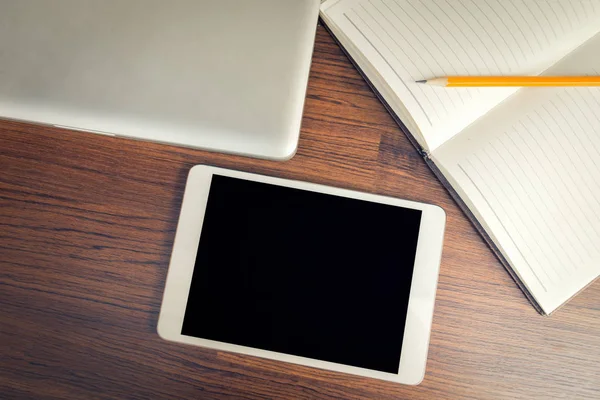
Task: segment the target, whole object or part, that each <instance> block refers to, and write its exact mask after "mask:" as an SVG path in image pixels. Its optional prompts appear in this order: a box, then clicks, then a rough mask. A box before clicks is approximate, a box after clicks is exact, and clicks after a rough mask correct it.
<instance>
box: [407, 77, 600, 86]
mask: <svg viewBox="0 0 600 400" xmlns="http://www.w3.org/2000/svg"><path fill="white" fill-rule="evenodd" d="M416 82H417V83H422V84H425V85H435V86H445V87H508V86H545V87H546V86H600V76H448V77H444V78H433V79H426V80H422V81H416Z"/></svg>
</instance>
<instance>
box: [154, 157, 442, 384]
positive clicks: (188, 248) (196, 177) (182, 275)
mask: <svg viewBox="0 0 600 400" xmlns="http://www.w3.org/2000/svg"><path fill="white" fill-rule="evenodd" d="M213 174H217V175H222V176H228V177H233V178H239V179H246V180H249V181H255V182H264V183H269V184H273V185H279V186H285V187H291V188H297V189H302V190H308V191H313V192H318V193H326V194H331V195H335V196H342V197H347V198H353V199H360V200H366V201H371V202H375V203H382V204H389V205H394V206H400V207H405V208H410V209H415V210H421V211H422V216H421V226H420V229H419V239H418V243H417V251H416V257H415V266H414V272H413V278H412V283H411V289H410V297H409V301H408V311H407V317H406V324H405V329H404V339H403V343H402V350H401V355H400V365H399V367H398V373H397V374H392V373H387V372H381V371H376V370H370V369H365V368H359V367H354V366H349V365H344V364H338V363H333V362H328V361H321V360H316V359H311V358H306V357H299V356H293V355H289V354H284V353H278V352H273V351H268V350H261V349H257V348H251V347H246V346H238V345H234V344H230V343H223V342H217V341H213V340H207V339H201V338H196V337H191V336H185V335H182V334H181V328H182V326H183V319H184V314H185V308H186V304H187V299H188V294H189V290H190V285H191V281H192V275H193V271H194V264H195V261H196V253H197V250H198V243H199V241H200V233H201V231H202V224H203V221H204V214H205V210H206V204H207V201H208V194H209V191H210V183H211V180H212V176H213ZM445 223H446V214H445V212H444V211H443V210H442V209H441V208H440V207H438V206H434V205H429V204H423V203H417V202H413V201H407V200H400V199H395V198H391V197H385V196H380V195H374V194H368V193H361V192H356V191H352V190H346V189H339V188H334V187H328V186H323V185H318V184H313V183H307V182H300V181H293V180H287V179H281V178H274V177H268V176H264V175H256V174H250V173H246V172H240V171H234V170H227V169H222V168H216V167H210V166H205V165H197V166H195V167H193V168H192V169H191V170H190V173H189V175H188V180H187V184H186V189H185V193H184V197H183V203H182V207H181V213H180V216H179V223H178V226H177V232H176V235H175V241H174V244H173V252H172V255H171V262H170V264H169V271H168V274H167V280H166V284H165V291H164V295H163V301H162V306H161V309H160V316H159V319H158V334H159V335H160V337H162V338H163V339H165V340H170V341H175V342H179V343H186V344H191V345H196V346H203V347H208V348H212V349H216V350H223V351H232V352H235V353H241V354H247V355H251V356H257V357H263V358H268V359H272V360H278V361H284V362H291V363H295V364H301V365H306V366H309V367H315V368H322V369H327V370H332V371H338V372H345V373H349V374H355V375H360V376H365V377H370V378H376V379H383V380H387V381H392V382H399V383H403V384H411V385H416V384H419V383H420V382H421V381H422V380H423V377H424V375H425V368H426V362H427V351H428V347H429V336H430V333H431V323H432V319H433V308H434V303H435V292H436V287H437V281H438V274H439V267H440V261H441V254H442V245H443V236H444V227H445Z"/></svg>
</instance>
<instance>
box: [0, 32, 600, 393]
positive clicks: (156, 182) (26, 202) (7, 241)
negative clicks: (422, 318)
mask: <svg viewBox="0 0 600 400" xmlns="http://www.w3.org/2000/svg"><path fill="white" fill-rule="evenodd" d="M201 163H206V164H211V165H216V166H220V167H226V168H233V169H239V170H243V171H250V172H255V173H261V174H267V175H272V176H278V177H285V178H292V179H299V180H305V181H310V182H317V183H322V184H327V185H333V186H338V187H343V188H349V189H355V190H360V191H365V192H371V193H378V194H383V195H388V196H394V197H400V198H405V199H410V200H418V201H424V202H430V203H434V204H438V205H440V206H442V207H443V208H444V209H445V210H446V212H447V214H448V221H447V231H446V240H445V246H444V256H443V261H442V266H441V275H440V280H439V287H438V293H437V301H436V309H435V316H434V321H433V332H432V335H431V345H430V351H429V360H428V365H427V375H426V377H425V380H424V381H423V383H422V384H421V385H420V386H417V387H410V386H402V385H398V384H393V383H387V382H382V381H378V380H373V379H366V378H360V377H354V376H350V375H344V374H339V373H333V372H325V371H320V370H316V369H312V368H307V367H300V366H294V365H290V364H285V363H280V362H275V361H268V360H262V359H258V358H254V357H247V356H240V355H236V354H230V353H223V352H218V351H214V350H207V349H202V348H195V347H187V346H183V345H178V344H173V343H169V342H165V341H163V340H161V339H160V338H159V337H158V335H157V334H156V323H157V318H158V313H159V308H160V302H161V297H162V291H163V286H164V282H165V276H166V273H167V266H168V261H169V256H170V252H171V245H172V243H173V238H174V235H175V228H176V223H177V216H178V212H179V207H180V204H181V199H182V194H183V189H184V185H185V179H186V174H187V172H188V170H189V169H190V167H192V166H193V165H195V164H201ZM0 238H1V241H0V276H1V281H0V285H1V286H0V302H1V303H0V305H1V306H0V343H1V345H2V353H1V355H0V397H2V398H4V399H12V398H35V399H42V398H85V399H95V398H117V399H123V398H152V399H159V398H165V399H175V398H194V399H213V398H215V399H217V398H219V399H220V398H241V399H259V398H291V399H312V398H340V399H357V398H377V399H398V398H411V399H419V398H427V399H430V398H461V399H465V398H473V399H484V398H487V399H491V398H544V399H547V398H576V399H582V398H600V282H596V283H595V284H593V285H592V286H591V287H589V288H588V289H587V290H585V291H584V292H583V293H581V294H580V295H579V296H577V297H576V298H575V299H574V300H572V301H571V302H570V303H569V304H567V305H566V306H565V307H564V308H562V309H561V310H559V311H558V312H556V314H555V315H553V316H551V317H542V316H540V315H539V314H537V313H536V311H535V310H534V308H533V307H532V306H531V305H530V304H529V303H528V301H527V300H526V299H525V297H524V296H523V294H522V293H521V292H520V291H519V289H518V288H517V286H516V285H515V283H514V282H513V281H512V280H511V278H510V277H509V275H508V273H507V272H506V271H505V270H504V269H503V268H502V266H501V265H500V264H499V262H498V261H497V260H496V259H495V258H494V256H493V255H492V252H491V251H490V250H489V249H488V248H487V247H486V245H485V244H484V242H483V241H482V239H481V238H480V237H479V236H478V234H477V233H476V232H475V229H474V228H473V227H472V226H471V225H470V223H469V222H468V220H467V219H466V218H465V216H464V215H463V214H462V213H461V212H460V210H459V209H458V208H457V206H456V205H455V204H454V203H453V201H452V200H451V198H450V197H449V195H448V193H447V192H446V191H445V190H444V188H443V187H442V185H441V184H440V183H439V182H438V181H437V180H436V179H435V177H434V176H433V175H432V173H431V172H430V171H429V169H428V168H427V167H426V165H425V163H424V162H423V161H422V160H421V158H420V157H419V156H418V154H417V152H416V151H415V149H414V148H413V147H412V146H411V145H410V144H409V142H408V140H407V139H406V138H405V137H404V136H403V135H402V133H401V132H400V130H399V129H398V128H397V126H396V125H395V124H394V122H393V121H392V119H391V117H390V116H389V115H388V114H387V113H386V111H385V110H384V108H383V106H382V105H381V104H380V103H379V102H378V101H377V99H376V98H375V96H374V95H373V93H372V92H371V91H370V90H369V88H368V87H367V85H366V84H365V82H364V81H363V80H362V79H361V78H360V76H359V74H358V73H357V72H356V71H355V69H354V68H353V67H352V66H351V64H350V62H349V61H348V60H347V59H346V58H345V56H344V55H343V54H342V52H341V51H340V50H339V48H338V47H337V46H336V45H335V44H334V42H333V40H332V39H331V37H329V35H328V34H327V33H326V32H325V31H324V30H323V29H322V28H319V30H318V35H317V45H316V51H315V56H314V61H313V67H312V72H311V78H310V83H309V89H308V99H307V102H306V109H305V116H304V120H303V128H302V135H301V138H300V147H299V149H298V153H297V155H296V156H295V157H294V158H293V159H292V160H290V161H288V162H272V161H261V160H253V159H249V158H243V157H236V156H228V155H222V154H215V153H208V152H204V151H198V150H190V149H182V148H177V147H171V146H165V145H160V144H153V143H144V142H138V141H132V140H125V139H118V138H109V137H104V136H97V135H92V134H86V133H78V132H72V131H67V130H62V129H55V128H48V127H40V126H34V125H30V124H24V123H17V122H6V121H3V122H0Z"/></svg>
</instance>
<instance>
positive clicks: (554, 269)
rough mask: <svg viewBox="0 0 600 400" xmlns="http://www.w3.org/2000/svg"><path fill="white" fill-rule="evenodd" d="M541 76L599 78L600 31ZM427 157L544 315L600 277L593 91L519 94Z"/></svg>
mask: <svg viewBox="0 0 600 400" xmlns="http://www.w3.org/2000/svg"><path fill="white" fill-rule="evenodd" d="M547 73H548V74H549V75H550V74H556V75H561V74H574V75H575V74H580V75H585V74H593V75H600V34H599V35H597V36H596V37H595V38H594V39H591V40H590V41H589V42H588V43H586V44H585V45H584V46H582V47H580V48H579V49H577V50H576V51H575V52H574V53H573V54H571V55H569V56H568V57H567V58H565V59H563V60H562V61H561V62H560V63H559V64H558V65H556V66H555V67H553V68H552V69H551V70H550V71H548V72H547ZM433 158H434V161H435V162H436V164H437V165H438V166H439V167H440V168H441V169H442V171H443V172H444V174H445V175H446V177H447V178H449V181H450V182H451V183H452V185H453V187H454V188H455V189H457V191H458V192H459V194H460V195H461V198H463V200H465V202H466V203H467V205H468V206H469V207H470V209H471V210H472V211H473V212H474V214H476V216H477V217H478V220H479V221H480V222H481V223H482V225H483V226H484V227H485V228H486V231H487V232H488V233H489V234H490V236H491V237H493V238H494V239H495V242H496V243H497V244H498V245H499V247H500V249H501V250H502V251H503V253H504V255H505V256H506V257H507V258H508V260H509V261H510V263H511V265H512V266H513V268H514V270H515V272H516V273H517V274H518V275H519V276H520V277H521V279H522V280H523V282H524V283H525V285H526V286H527V287H528V288H529V290H530V291H531V293H532V294H533V295H534V297H535V298H536V299H537V300H538V302H539V303H540V305H541V306H542V308H543V309H544V310H545V311H546V312H548V313H549V312H551V311H552V310H554V309H555V308H556V307H558V306H560V305H561V304H562V303H564V302H565V301H567V300H568V299H569V298H570V297H571V296H573V295H574V294H576V293H577V292H578V291H579V290H581V289H582V288H583V287H585V286H586V285H587V284H589V283H590V282H591V281H592V280H593V279H595V278H596V277H598V276H599V275H600V88H598V87H596V88H546V89H523V90H522V91H521V92H519V93H518V94H517V95H515V96H513V97H512V98H510V99H508V100H507V101H506V102H504V103H503V104H501V105H500V106H498V107H497V108H496V109H494V110H492V111H491V112H490V113H489V114H488V115H486V116H484V117H483V118H482V119H481V120H479V121H478V122H476V123H475V124H473V125H471V126H470V127H469V128H467V129H466V130H465V131H464V132H462V133H460V134H459V135H457V136H456V137H455V138H453V139H452V140H450V141H449V142H448V143H446V144H445V145H443V146H442V147H440V148H439V149H438V150H437V151H436V152H435V153H434V154H433Z"/></svg>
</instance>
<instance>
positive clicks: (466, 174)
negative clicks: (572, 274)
mask: <svg viewBox="0 0 600 400" xmlns="http://www.w3.org/2000/svg"><path fill="white" fill-rule="evenodd" d="M458 168H459V169H460V170H461V171H462V172H463V174H464V175H465V176H466V177H467V179H468V180H469V181H470V183H471V185H473V187H474V188H475V190H477V192H478V193H479V195H480V196H481V198H482V199H483V201H484V202H485V203H486V204H487V206H488V208H489V209H490V210H491V211H492V213H493V214H494V215H495V217H496V220H497V221H498V222H499V223H500V225H501V226H502V228H503V229H504V231H505V232H506V234H507V235H508V237H509V238H510V240H511V241H512V242H513V244H514V248H515V249H516V250H517V252H518V253H519V254H520V255H521V258H522V259H523V261H524V262H525V265H527V267H528V268H529V271H530V272H531V274H532V275H533V276H534V277H535V279H536V280H537V281H538V283H539V284H540V286H541V287H542V289H543V290H544V292H547V291H548V289H547V288H546V285H544V282H542V280H541V279H540V277H539V276H538V274H537V273H536V272H535V270H534V269H533V268H532V267H531V265H530V264H529V261H528V260H527V258H526V257H525V255H524V254H523V252H522V251H521V248H520V247H519V246H517V242H516V241H515V240H514V238H513V237H512V235H511V233H510V231H509V230H508V229H506V226H505V225H504V223H503V222H502V220H501V219H500V218H499V217H498V215H497V214H496V211H495V210H494V207H492V205H491V204H490V202H489V200H488V199H487V197H486V196H485V194H484V193H483V192H482V191H481V189H480V188H479V186H478V185H477V184H476V183H475V181H474V180H473V178H472V177H471V175H469V173H467V171H466V170H465V169H464V168H463V166H462V165H461V164H458Z"/></svg>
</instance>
